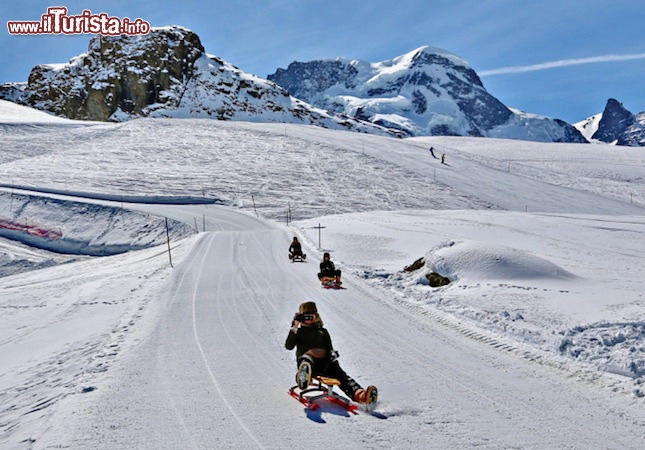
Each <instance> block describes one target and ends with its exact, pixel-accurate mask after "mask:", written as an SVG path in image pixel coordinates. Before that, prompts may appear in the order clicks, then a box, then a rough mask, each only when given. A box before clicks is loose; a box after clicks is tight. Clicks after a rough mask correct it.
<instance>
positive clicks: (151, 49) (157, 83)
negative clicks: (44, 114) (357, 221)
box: [0, 26, 398, 135]
mask: <svg viewBox="0 0 645 450" xmlns="http://www.w3.org/2000/svg"><path fill="white" fill-rule="evenodd" d="M0 97H3V98H6V99H7V100H11V101H15V102H16V103H21V104H24V105H28V106H32V107H35V108H37V109H41V110H45V111H49V112H52V113H54V114H56V115H59V116H64V117H68V118H71V119H81V120H98V121H105V120H112V121H120V120H127V119H132V118H136V117H205V118H216V119H223V120H235V119H236V120H255V121H264V122H287V123H302V124H308V125H317V126H323V127H328V128H336V129H348V130H353V131H363V132H370V133H377V134H390V135H398V133H396V132H394V131H391V130H387V129H385V128H383V127H379V126H377V125H374V124H371V123H363V122H360V121H358V120H356V119H353V118H350V117H347V116H340V115H334V114H330V113H328V112H327V111H322V110H319V109H317V108H314V107H312V106H311V105H308V104H306V103H304V102H303V101H301V100H298V99H296V98H293V97H291V96H290V95H289V93H288V92H287V91H286V90H284V89H283V88H281V87H279V86H277V85H276V84H274V83H271V82H269V81H267V80H264V79H262V78H259V77H256V76H254V75H249V74H246V73H244V72H242V71H241V70H240V69H238V68H237V67H235V66H233V65H231V64H229V63H227V62H226V61H223V60H222V59H220V58H218V57H216V56H212V55H208V54H206V53H205V49H204V47H203V45H202V43H201V41H200V39H199V37H198V36H197V34H195V33H194V32H192V31H190V30H188V29H186V28H183V27H179V26H170V27H163V28H153V29H152V30H151V31H150V33H149V34H147V35H143V36H128V35H122V36H116V37H109V36H96V37H93V38H92V39H91V40H90V43H89V47H88V51H87V52H86V53H84V54H82V55H79V56H77V57H75V58H73V59H72V60H71V61H69V62H68V63H66V64H59V65H39V66H36V67H34V69H33V70H32V71H31V74H30V75H29V80H28V82H27V83H22V84H20V85H17V84H7V85H3V86H2V87H1V88H0Z"/></svg>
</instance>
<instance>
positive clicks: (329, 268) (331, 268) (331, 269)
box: [320, 260, 336, 272]
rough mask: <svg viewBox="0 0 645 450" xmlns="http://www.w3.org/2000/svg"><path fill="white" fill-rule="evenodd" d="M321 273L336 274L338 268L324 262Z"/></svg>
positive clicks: (321, 265) (328, 262)
mask: <svg viewBox="0 0 645 450" xmlns="http://www.w3.org/2000/svg"><path fill="white" fill-rule="evenodd" d="M320 271H321V272H335V271H336V266H334V263H333V262H331V260H329V261H324V260H323V262H321V263H320Z"/></svg>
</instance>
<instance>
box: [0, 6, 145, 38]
mask: <svg viewBox="0 0 645 450" xmlns="http://www.w3.org/2000/svg"><path fill="white" fill-rule="evenodd" d="M7 29H8V30H9V34H102V35H106V36H118V35H121V34H148V33H149V32H150V24H149V23H148V22H146V21H145V20H141V19H136V20H134V21H131V20H130V19H128V18H127V17H124V18H123V19H119V18H118V17H109V16H108V15H107V14H106V13H101V14H92V11H90V10H89V9H86V10H83V12H82V13H81V14H80V15H78V16H68V15H67V8H65V7H64V6H52V7H50V8H47V14H43V15H42V16H41V18H40V22H33V21H10V22H7Z"/></svg>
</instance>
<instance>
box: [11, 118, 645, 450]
mask: <svg viewBox="0 0 645 450" xmlns="http://www.w3.org/2000/svg"><path fill="white" fill-rule="evenodd" d="M0 106H1V105H0ZM0 134H1V135H2V142H3V146H4V148H5V150H6V151H3V152H1V153H0V178H2V179H3V180H6V186H7V187H5V188H4V189H3V191H4V192H5V193H6V194H4V196H3V198H5V199H8V205H6V206H8V209H7V210H6V212H5V214H6V215H7V216H8V217H6V219H9V220H14V219H16V218H18V219H19V220H18V221H17V222H18V223H20V224H23V223H25V222H24V219H25V218H28V217H33V216H38V217H39V220H38V225H47V224H48V223H49V221H50V218H58V219H57V220H59V223H60V224H62V225H63V226H64V227H66V226H67V225H66V224H70V225H72V224H73V225H75V226H76V227H78V228H77V229H78V230H82V229H83V227H84V226H85V227H87V228H88V229H92V228H94V226H93V224H94V222H96V223H97V225H98V226H97V227H96V228H95V229H96V230H97V231H100V232H102V230H104V229H107V230H108V231H110V230H112V228H110V226H105V225H109V224H110V221H109V220H106V219H108V218H109V217H110V215H109V212H110V211H119V210H121V208H122V206H127V208H125V209H130V210H137V211H140V213H141V214H135V215H132V216H130V215H127V216H125V217H124V222H129V221H130V220H132V225H133V226H134V228H136V229H137V230H139V232H134V234H132V233H133V231H132V230H131V229H130V228H129V227H127V228H125V229H124V232H120V233H114V232H108V233H106V234H105V235H104V238H103V239H104V240H103V241H102V242H105V243H107V244H111V243H116V242H117V241H118V239H121V238H123V237H127V236H148V237H154V231H155V230H157V228H158V227H157V226H156V225H155V224H156V223H158V220H159V219H157V217H168V218H169V219H172V220H176V221H181V222H183V223H184V224H185V225H186V226H189V228H191V227H193V228H195V229H198V230H200V231H203V230H205V231H206V233H200V234H199V235H192V232H191V236H190V237H187V238H184V239H181V240H177V239H175V238H173V239H172V241H171V246H172V258H173V264H174V269H173V268H172V267H170V264H169V258H168V252H167V248H166V246H163V247H161V248H159V247H151V248H146V249H143V250H139V251H132V252H127V253H123V254H118V255H113V256H108V257H101V258H89V257H87V256H81V257H77V258H78V259H79V260H77V261H75V262H68V263H67V264H61V265H55V264H57V263H58V262H64V261H55V260H52V262H51V263H49V264H48V265H49V266H50V267H46V268H42V269H40V270H32V271H30V272H24V273H16V272H18V271H14V272H12V273H14V274H13V275H11V276H5V277H3V278H0V292H1V294H0V310H1V311H2V314H0V360H1V361H2V363H3V364H2V365H1V366H0V447H3V448H4V447H6V448H34V449H40V448H64V447H67V448H88V447H89V448H95V447H98V448H147V447H154V448H184V447H194V448H206V447H229V448H248V447H257V448H298V447H301V446H302V438H301V436H302V435H303V434H304V435H306V436H307V442H308V444H309V445H310V446H312V447H330V448H334V447H341V448H342V447H345V448H347V447H350V448H393V447H406V448H442V449H445V448H465V447H472V446H482V447H489V448H509V447H513V448H598V447H601V448H611V447H620V448H633V449H639V448H643V447H644V446H645V438H644V436H645V408H643V401H645V392H644V389H643V384H642V383H643V379H644V376H645V375H644V371H645V358H643V354H645V349H644V348H643V340H644V337H645V328H644V327H645V323H644V322H643V317H644V316H645V304H644V303H643V292H645V284H644V283H645V282H644V281H643V280H645V273H644V272H645V266H644V265H643V263H642V255H643V253H644V252H645V247H644V245H645V244H644V243H645V239H644V236H645V221H644V219H643V218H644V217H645V214H644V212H645V202H644V201H643V199H645V182H644V180H643V177H642V167H643V166H644V165H645V155H644V154H642V152H634V151H633V149H630V148H625V147H616V146H608V145H605V144H598V145H593V146H590V145H581V144H544V143H536V142H526V141H512V140H508V139H482V138H472V137H471V138H464V137H417V138H411V139H392V138H388V137H382V136H374V135H366V134H358V133H350V132H343V131H337V130H325V129H321V128H319V127H310V126H301V125H283V124H259V123H243V122H237V123H236V122H221V121H216V120H199V119H174V120H173V119H136V120H131V121H128V122H125V123H115V124H106V123H102V124H90V123H88V124H82V125H80V126H74V127H70V126H67V125H56V124H50V125H47V126H34V125H33V124H29V123H26V124H25V123H22V124H20V123H18V124H13V125H9V124H5V125H2V126H0ZM430 146H433V147H434V148H435V152H437V153H439V154H441V153H445V154H446V159H445V163H444V164H442V163H441V162H440V160H439V159H435V158H433V157H432V156H431V154H430V152H429V151H428V148H429V147H430ZM12 183H13V184H14V185H22V186H23V187H29V186H34V187H35V188H38V189H41V188H48V189H50V190H53V189H55V190H57V191H67V192H69V193H83V194H84V195H86V196H91V195H92V194H93V193H99V194H109V195H111V196H112V198H115V199H117V198H118V197H119V196H120V195H123V196H125V195H131V196H136V197H137V198H138V200H140V201H141V200H143V199H144V198H145V197H146V196H150V197H154V198H155V199H158V198H160V197H166V198H169V197H175V196H182V197H190V196H198V197H207V198H211V199H217V200H218V201H220V202H221V203H224V205H209V204H199V205H164V204H159V203H156V204H143V203H138V204H130V205H122V204H121V203H120V202H111V203H110V202H106V200H101V201H97V202H91V205H87V206H86V209H85V210H79V209H76V208H67V207H65V208H61V206H62V205H70V204H72V205H76V204H80V203H82V202H90V200H89V199H87V198H85V199H78V198H73V197H67V198H64V197H62V196H61V195H60V192H59V194H57V195H55V196H54V195H51V194H47V195H46V194H43V193H35V192H34V193H32V194H31V195H32V196H34V197H38V198H39V200H38V201H30V202H29V203H28V204H25V203H24V202H22V203H19V202H17V201H16V202H15V203H12V200H11V197H12V189H11V185H12ZM13 194H14V195H17V193H16V192H13ZM54 197H55V198H56V199H57V201H51V200H50V199H52V198H54ZM14 200H16V199H14ZM63 200H65V202H71V203H62V201H63ZM97 203H98V204H100V205H103V207H104V208H105V209H103V208H101V209H97V208H96V204H97ZM5 204H6V201H5ZM25 205H27V206H26V207H25ZM99 210H100V211H103V212H101V214H92V215H90V216H89V217H88V215H87V214H85V213H84V212H82V211H99ZM288 211H291V213H292V218H293V219H295V220H296V222H292V223H291V224H290V225H289V226H288V227H287V226H286V225H284V224H282V223H279V222H284V219H285V218H286V215H287V212H288ZM104 213H108V214H106V215H103V214H104ZM65 214H66V216H65V217H64V215H65ZM258 216H260V217H258ZM63 219H64V220H63ZM14 221H15V220H14ZM27 224H30V223H29V222H28V223H27ZM147 224H150V225H151V226H150V227H148V228H147V230H149V231H150V232H151V233H149V234H146V233H145V230H146V225H147ZM32 225H33V223H32ZM124 225H125V224H124ZM318 225H322V226H323V227H325V228H323V229H322V230H321V234H320V239H321V240H320V241H319V234H318V229H317V228H313V227H317V226H318ZM63 231H64V230H63ZM142 231H143V232H144V233H143V234H141V232H142ZM126 232H127V233H126ZM294 235H297V236H299V237H300V238H301V241H302V242H303V243H304V245H305V247H306V250H305V251H306V253H308V255H309V257H308V262H307V263H304V264H292V263H290V262H289V261H288V259H287V258H286V253H287V248H288V245H289V242H290V241H291V238H292V237H293V236H294ZM117 238H118V239H117ZM136 241H137V239H136V238H135V239H130V240H128V242H130V243H132V244H136ZM2 242H4V243H5V244H6V245H2V246H0V249H1V251H2V252H5V253H6V255H7V259H10V258H11V256H12V255H16V256H18V257H19V258H17V259H16V260H18V259H20V260H25V259H27V260H33V262H34V266H36V267H37V266H38V264H40V262H41V261H42V259H40V260H39V259H38V258H39V257H41V256H42V257H44V258H49V256H48V254H45V253H43V254H42V255H38V254H36V255H29V254H27V252H25V251H24V250H23V249H22V248H20V249H19V248H17V247H16V246H15V244H14V242H13V241H6V240H3V241H2ZM151 242H154V240H151ZM29 250H30V251H31V252H36V250H33V249H29ZM322 251H330V252H331V253H332V256H333V259H334V261H335V262H336V263H337V264H338V266H339V267H340V268H341V269H342V270H343V279H344V285H345V286H346V287H347V289H346V290H344V291H334V292H330V291H327V290H323V289H321V288H320V287H319V284H318V281H317V279H316V273H317V271H318V270H317V269H318V267H317V262H318V260H319V258H320V254H321V252H322ZM420 257H423V258H425V262H424V264H423V265H422V266H421V268H419V269H418V270H417V271H414V272H410V273H407V272H403V271H402V268H403V266H405V265H408V264H410V263H412V262H413V261H414V260H416V259H418V258H420ZM52 265H54V266H52ZM32 268H33V266H32ZM430 271H436V272H441V273H442V274H443V275H445V276H448V277H449V278H451V280H452V283H451V284H450V285H448V286H444V287H441V288H431V287H430V286H429V285H428V283H427V281H426V280H427V279H426V274H427V273H428V272H430ZM305 300H313V301H316V302H317V304H318V306H319V309H320V311H321V314H323V317H324V320H325V324H326V326H327V327H328V329H329V330H330V332H331V334H332V338H333V340H334V345H335V347H336V348H337V349H338V350H339V351H340V355H341V359H340V361H341V364H342V365H343V367H344V368H345V369H346V370H347V371H348V373H350V375H352V376H353V377H354V378H356V380H357V381H358V382H359V383H361V384H363V385H367V384H370V383H373V384H376V385H378V386H379V388H380V403H379V406H378V408H377V411H376V414H375V415H374V416H370V415H366V414H359V415H357V416H348V415H347V414H346V412H344V410H339V409H338V408H335V407H334V406H333V405H328V404H323V406H322V407H321V410H319V411H318V412H307V411H304V410H303V408H302V406H301V405H300V404H299V403H297V402H295V401H294V400H293V399H291V398H290V397H289V396H288V395H287V393H286V390H287V389H288V387H290V386H291V384H292V383H293V376H294V355H293V354H292V353H291V352H288V351H286V350H285V349H284V348H283V343H284V339H285V337H286V334H287V331H288V327H289V323H290V320H291V318H292V317H293V313H294V311H295V309H296V308H297V306H298V304H299V303H300V302H302V301H305ZM536 424H538V425H539V426H536ZM581 430H584V431H581ZM429 436H431V439H429Z"/></svg>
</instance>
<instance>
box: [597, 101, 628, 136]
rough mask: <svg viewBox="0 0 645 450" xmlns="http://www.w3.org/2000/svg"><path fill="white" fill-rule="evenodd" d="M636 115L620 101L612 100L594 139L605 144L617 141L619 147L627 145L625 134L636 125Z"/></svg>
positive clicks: (606, 108) (608, 103)
mask: <svg viewBox="0 0 645 450" xmlns="http://www.w3.org/2000/svg"><path fill="white" fill-rule="evenodd" d="M634 120H635V118H634V115H633V114H632V113H631V112H629V111H627V109H625V108H624V107H623V104H622V103H620V102H619V101H618V100H616V99H613V98H610V99H609V100H607V105H606V106H605V110H604V111H603V113H602V118H601V119H600V122H599V123H598V130H597V131H596V132H595V133H594V134H593V136H592V138H593V139H598V140H599V141H603V142H614V141H617V143H618V144H619V145H627V144H626V143H625V142H624V138H623V134H624V133H625V131H626V130H627V129H628V128H629V127H630V126H631V125H633V124H634Z"/></svg>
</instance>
